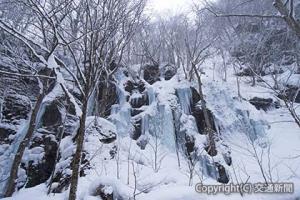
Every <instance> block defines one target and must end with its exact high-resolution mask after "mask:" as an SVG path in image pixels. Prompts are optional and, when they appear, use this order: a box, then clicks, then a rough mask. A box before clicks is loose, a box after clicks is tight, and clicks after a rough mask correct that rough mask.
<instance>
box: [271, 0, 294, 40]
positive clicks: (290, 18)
mask: <svg viewBox="0 0 300 200" xmlns="http://www.w3.org/2000/svg"><path fill="white" fill-rule="evenodd" d="M273 5H274V7H275V8H276V9H277V10H278V11H279V13H280V15H281V16H282V17H283V19H284V21H285V22H286V23H287V25H288V26H289V27H290V28H291V29H292V30H293V31H295V33H296V35H297V36H298V38H300V23H299V21H297V20H296V19H295V18H294V17H293V16H292V15H290V12H289V10H288V9H287V8H286V7H285V5H284V3H283V2H282V0H275V1H274V4H273ZM291 9H293V8H291Z"/></svg>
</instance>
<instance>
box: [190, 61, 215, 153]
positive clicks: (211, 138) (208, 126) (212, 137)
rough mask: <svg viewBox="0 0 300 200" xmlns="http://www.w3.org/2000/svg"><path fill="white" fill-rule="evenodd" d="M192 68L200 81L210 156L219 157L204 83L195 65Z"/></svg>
mask: <svg viewBox="0 0 300 200" xmlns="http://www.w3.org/2000/svg"><path fill="white" fill-rule="evenodd" d="M192 67H193V69H194V71H195V74H196V76H197V80H198V85H199V94H200V98H201V108H202V111H203V115H204V121H205V125H206V133H207V134H208V139H209V148H208V154H209V155H211V156H215V155H217V149H216V144H215V131H214V130H213V129H212V128H213V126H212V124H211V123H210V120H209V115H208V112H207V108H206V101H205V100H204V95H203V90H202V81H201V77H200V74H199V72H198V71H197V69H196V66H195V64H192Z"/></svg>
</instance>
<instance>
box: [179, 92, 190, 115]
mask: <svg viewBox="0 0 300 200" xmlns="http://www.w3.org/2000/svg"><path fill="white" fill-rule="evenodd" d="M176 93H177V96H178V98H179V102H180V106H181V109H182V110H183V112H184V113H185V114H190V113H191V99H192V91H191V88H177V89H176Z"/></svg>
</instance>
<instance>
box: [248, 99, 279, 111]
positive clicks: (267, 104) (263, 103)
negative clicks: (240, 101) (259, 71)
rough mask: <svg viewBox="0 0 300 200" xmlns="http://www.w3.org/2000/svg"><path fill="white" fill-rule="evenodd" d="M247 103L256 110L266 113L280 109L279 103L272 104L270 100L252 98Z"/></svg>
mask: <svg viewBox="0 0 300 200" xmlns="http://www.w3.org/2000/svg"><path fill="white" fill-rule="evenodd" d="M249 102H250V103H251V104H252V105H254V106H255V108H256V109H257V110H260V109H262V110H264V111H267V110H269V109H271V108H279V107H280V105H279V103H278V102H274V101H273V99H271V98H267V99H264V98H259V97H254V98H252V99H250V100H249Z"/></svg>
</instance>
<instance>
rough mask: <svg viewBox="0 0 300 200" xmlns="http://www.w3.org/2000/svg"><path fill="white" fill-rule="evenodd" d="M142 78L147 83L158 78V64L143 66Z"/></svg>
mask: <svg viewBox="0 0 300 200" xmlns="http://www.w3.org/2000/svg"><path fill="white" fill-rule="evenodd" d="M144 79H145V81H147V82H148V83H149V84H151V85H152V84H153V83H155V82H156V81H159V80H160V69H159V66H158V65H146V66H145V67H144Z"/></svg>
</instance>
